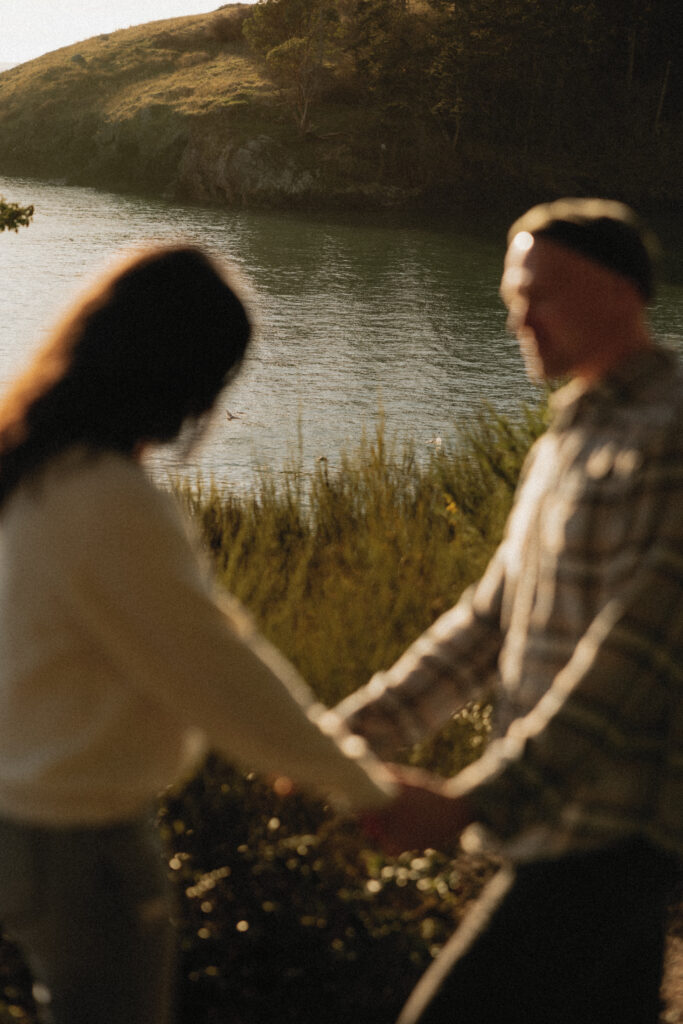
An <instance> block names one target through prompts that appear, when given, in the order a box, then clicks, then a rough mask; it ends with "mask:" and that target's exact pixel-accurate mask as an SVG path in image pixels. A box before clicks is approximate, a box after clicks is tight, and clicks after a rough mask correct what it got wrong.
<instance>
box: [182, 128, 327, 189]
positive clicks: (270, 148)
mask: <svg viewBox="0 0 683 1024" xmlns="http://www.w3.org/2000/svg"><path fill="white" fill-rule="evenodd" d="M172 187H173V189H174V191H175V192H176V193H177V194H180V195H183V196H187V197H189V198H192V199H204V200H211V201H214V202H226V203H228V204H229V205H231V206H233V205H247V204H250V205H251V204H258V205H261V204H268V205H270V204H273V203H281V202H282V200H287V199H290V200H292V201H295V202H296V201H298V202H301V201H302V200H306V199H309V198H313V197H315V196H320V195H321V194H323V192H324V191H325V183H324V181H323V176H322V175H321V173H320V171H319V170H318V171H316V170H311V169H309V168H307V167H303V166H301V165H300V164H299V162H298V161H297V159H296V157H295V155H294V154H292V153H291V152H288V151H287V149H286V148H285V147H284V146H283V145H282V144H281V143H280V142H278V141H277V140H276V139H275V138H273V137H272V136H269V135H256V136H255V137H254V138H252V139H248V140H245V141H237V140H235V139H231V138H227V137H226V136H224V135H221V134H220V133H214V132H201V133H200V132H198V131H196V132H193V133H192V134H191V137H190V139H189V140H188V142H187V145H186V146H185V148H184V150H183V152H182V155H181V157H180V160H179V162H178V167H177V172H176V176H175V180H174V182H173V186H172Z"/></svg>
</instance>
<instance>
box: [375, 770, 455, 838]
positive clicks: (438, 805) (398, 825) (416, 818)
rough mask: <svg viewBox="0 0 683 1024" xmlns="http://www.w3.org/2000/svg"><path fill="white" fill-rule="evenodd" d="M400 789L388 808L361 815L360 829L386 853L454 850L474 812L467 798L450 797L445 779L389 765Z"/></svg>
mask: <svg viewBox="0 0 683 1024" xmlns="http://www.w3.org/2000/svg"><path fill="white" fill-rule="evenodd" d="M388 767H389V768H390V770H391V772H392V774H393V775H394V777H395V779H396V782H397V783H398V786H399V789H400V792H399V795H398V796H397V797H396V799H395V800H394V801H393V802H392V803H391V804H389V806H388V807H385V808H382V810H380V811H372V812H367V813H365V814H362V815H361V816H360V824H361V828H362V829H363V831H364V832H365V834H366V835H367V836H368V838H370V839H372V840H373V841H374V842H375V843H377V845H378V846H380V847H381V849H383V850H384V851H385V852H386V853H388V854H390V855H392V856H396V855H398V854H399V853H403V852H404V850H424V849H427V848H430V847H433V848H434V849H437V850H439V849H440V850H448V849H452V848H453V847H454V846H455V845H457V842H458V839H459V837H460V833H461V832H462V831H463V829H465V828H466V827H467V826H468V825H469V824H470V823H471V822H472V821H473V820H474V814H473V812H472V809H471V808H470V806H469V804H468V802H467V799H466V797H462V796H450V795H449V794H448V792H447V791H446V788H445V787H446V782H445V780H444V779H440V778H438V777H437V776H434V775H429V774H428V773H427V772H422V771H416V770H414V769H406V768H404V767H403V766H399V765H389V766H388Z"/></svg>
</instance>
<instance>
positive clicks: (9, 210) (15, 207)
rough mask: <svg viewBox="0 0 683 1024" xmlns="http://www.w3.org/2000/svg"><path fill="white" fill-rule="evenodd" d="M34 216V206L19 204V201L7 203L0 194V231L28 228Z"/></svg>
mask: <svg viewBox="0 0 683 1024" xmlns="http://www.w3.org/2000/svg"><path fill="white" fill-rule="evenodd" d="M32 217H33V207H32V206H19V204H18V203H6V202H5V199H4V196H0V231H4V230H5V229H7V231H18V230H19V228H27V227H28V226H29V224H30V222H31V218H32Z"/></svg>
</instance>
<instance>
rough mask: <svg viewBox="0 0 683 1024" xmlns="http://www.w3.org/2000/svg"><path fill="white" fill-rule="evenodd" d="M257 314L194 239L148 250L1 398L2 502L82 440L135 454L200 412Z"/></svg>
mask: <svg viewBox="0 0 683 1024" xmlns="http://www.w3.org/2000/svg"><path fill="white" fill-rule="evenodd" d="M250 335H251V322H250V318H249V316H248V314H247V311H246V309H245V307H244V305H243V304H242V301H241V300H240V299H239V298H238V296H237V295H236V294H235V292H234V291H233V289H232V287H231V286H230V284H229V283H228V279H227V277H226V275H225V274H224V273H223V271H222V270H221V269H219V267H218V266H217V265H216V264H215V263H214V262H213V261H212V260H211V259H210V258H209V257H208V256H207V255H206V254H205V253H203V252H202V251H201V250H199V249H196V248H194V247H191V246H174V247H159V248H152V249H148V250H146V251H143V252H142V253H140V254H137V255H135V256H134V257H132V258H131V259H129V260H127V261H126V262H125V263H123V264H120V265H119V266H117V267H115V268H114V269H113V270H112V271H110V272H109V273H108V274H107V275H106V276H105V277H104V278H103V279H102V280H100V281H99V282H97V283H96V284H95V286H94V287H93V288H92V289H91V290H90V291H89V292H88V293H87V294H86V295H85V296H84V297H83V299H82V300H81V301H80V302H79V303H78V304H77V305H76V306H75V307H74V308H73V309H72V310H71V311H70V312H69V313H68V314H67V316H66V317H65V318H64V320H63V321H62V322H61V324H60V325H59V326H58V327H57V329H56V330H55V331H54V332H53V333H52V335H51V336H50V337H49V338H48V341H47V342H46V344H45V345H44V346H43V347H42V348H41V349H40V351H39V352H38V354H37V355H36V357H35V358H34V360H33V362H32V363H31V365H30V366H29V368H28V370H27V371H26V372H25V373H23V374H22V375H21V376H20V377H19V378H18V379H17V380H16V381H15V382H14V384H13V385H12V386H11V388H10V390H9V392H8V393H7V394H6V396H5V397H4V400H3V401H2V402H1V403H0V506H1V505H2V504H3V503H4V502H5V501H6V500H7V498H8V497H9V495H10V494H11V493H12V491H13V490H14V488H15V487H16V486H17V484H18V483H19V482H20V481H21V480H23V479H24V478H25V477H26V476H28V475H30V474H32V473H34V472H35V471H36V470H37V469H38V468H39V467H41V466H42V465H43V464H45V463H46V462H48V461H49V460H50V459H52V458H54V457H55V456H56V455H59V454H60V453H61V452H63V451H65V450H67V449H68V448H71V447H73V446H75V445H78V446H82V447H84V448H85V449H88V450H91V451H103V450H110V451H118V452H121V453H122V454H124V455H130V456H132V455H133V454H134V453H135V452H136V449H138V447H139V446H140V445H141V444H143V443H146V442H155V443H158V442H168V441H172V440H174V439H175V438H176V437H177V436H178V435H179V433H180V431H181V429H182V427H183V426H184V425H185V424H186V423H187V422H192V421H195V422H198V421H200V420H201V418H202V416H203V414H204V413H207V412H208V411H209V410H210V409H211V407H212V406H213V404H214V402H215V400H216V398H217V397H218V395H219V393H220V392H221V390H222V389H223V387H224V386H225V385H226V384H227V383H228V381H229V380H230V379H231V378H232V377H233V376H234V374H235V373H236V371H237V370H238V368H239V366H240V364H241V362H242V359H243V357H244V354H245V351H246V349H247V345H248V343H249V338H250Z"/></svg>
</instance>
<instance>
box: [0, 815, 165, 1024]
mask: <svg viewBox="0 0 683 1024" xmlns="http://www.w3.org/2000/svg"><path fill="white" fill-rule="evenodd" d="M171 903H172V901H171V895H170V890H169V884H168V881H167V878H166V871H165V865H164V862H163V858H162V853H161V849H160V847H159V843H158V839H157V835H156V832H155V829H154V827H153V825H152V823H151V820H147V819H146V820H143V821H138V822H135V823H131V824H125V825H117V826H112V827H107V828H87V829H49V828H37V827H33V826H26V825H19V824H15V823H12V822H9V821H2V820H0V919H2V921H3V926H4V928H5V931H6V933H7V935H8V936H9V937H11V938H12V939H14V940H15V941H16V942H17V944H18V945H19V946H20V948H21V950H22V952H23V953H24V955H25V957H26V961H27V963H28V965H29V967H30V969H31V971H32V973H33V976H34V979H35V985H34V994H35V997H36V1003H37V1005H38V1011H39V1015H40V1019H41V1021H44V1022H46V1024H143V1022H144V1024H170V1022H171V1020H172V1004H173V988H174V981H175V961H176V957H175V936H174V929H173V926H172V924H171V921H170V914H171V909H172V907H171Z"/></svg>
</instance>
